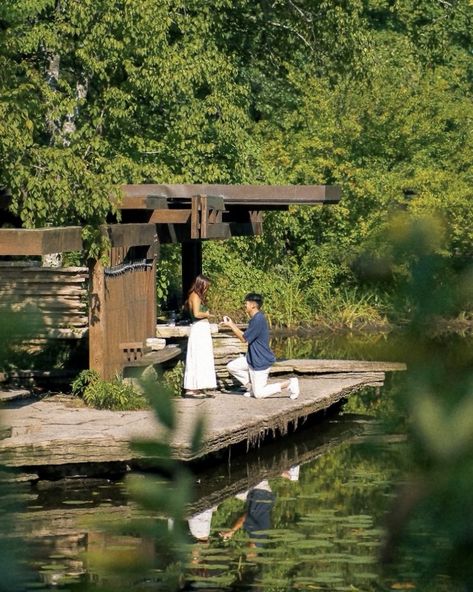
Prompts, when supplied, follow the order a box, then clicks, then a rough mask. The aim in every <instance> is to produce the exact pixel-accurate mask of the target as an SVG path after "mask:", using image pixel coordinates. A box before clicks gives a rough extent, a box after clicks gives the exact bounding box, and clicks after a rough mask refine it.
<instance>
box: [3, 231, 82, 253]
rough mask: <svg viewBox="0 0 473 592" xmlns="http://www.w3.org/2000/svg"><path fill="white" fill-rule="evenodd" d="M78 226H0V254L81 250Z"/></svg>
mask: <svg viewBox="0 0 473 592" xmlns="http://www.w3.org/2000/svg"><path fill="white" fill-rule="evenodd" d="M81 231H82V229H81V227H80V226H64V227H58V228H34V229H26V228H15V229H12V228H0V255H2V256H3V255H47V254H48V253H63V252H66V251H80V250H82V236H81Z"/></svg>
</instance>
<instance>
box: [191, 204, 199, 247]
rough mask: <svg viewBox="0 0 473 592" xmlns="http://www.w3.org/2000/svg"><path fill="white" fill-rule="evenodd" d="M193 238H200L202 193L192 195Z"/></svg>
mask: <svg viewBox="0 0 473 592" xmlns="http://www.w3.org/2000/svg"><path fill="white" fill-rule="evenodd" d="M191 238H192V239H195V238H200V195H194V196H193V197H192V210H191Z"/></svg>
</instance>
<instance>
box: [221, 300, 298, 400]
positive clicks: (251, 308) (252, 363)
mask: <svg viewBox="0 0 473 592" xmlns="http://www.w3.org/2000/svg"><path fill="white" fill-rule="evenodd" d="M244 302H245V309H246V312H247V313H248V315H249V317H250V321H249V323H248V328H247V330H246V331H245V332H244V333H243V331H241V330H240V329H239V328H238V327H237V326H236V325H235V323H234V322H233V321H232V319H231V318H230V317H227V316H225V317H223V323H222V324H223V325H225V326H227V327H230V329H231V330H232V331H233V333H235V335H236V336H237V337H238V339H240V341H242V342H243V343H247V344H248V353H247V354H246V356H240V357H238V358H236V359H235V360H232V361H231V362H229V363H228V364H227V369H228V371H229V372H230V374H231V375H232V376H233V377H234V378H236V379H237V380H238V381H239V382H240V383H241V384H242V385H243V386H244V387H245V388H246V392H245V396H246V397H251V396H253V397H255V398H256V399H264V398H265V397H269V396H271V395H274V394H276V393H280V392H281V391H283V390H286V389H287V391H288V395H289V397H290V398H291V399H297V397H298V396H299V380H298V379H297V378H290V379H289V380H285V381H284V382H275V383H271V384H268V376H269V370H270V368H271V366H272V365H273V364H274V362H275V360H276V358H275V357H274V354H273V352H272V351H271V349H270V347H269V328H268V322H267V321H266V317H265V316H264V314H263V312H262V311H261V307H262V305H263V297H262V296H261V294H256V293H255V292H250V294H247V295H246V296H245V301H244Z"/></svg>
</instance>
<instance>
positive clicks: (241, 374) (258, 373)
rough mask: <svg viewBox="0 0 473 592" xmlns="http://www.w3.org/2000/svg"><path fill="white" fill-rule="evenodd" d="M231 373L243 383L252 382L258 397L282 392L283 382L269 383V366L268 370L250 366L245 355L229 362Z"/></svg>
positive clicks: (262, 397)
mask: <svg viewBox="0 0 473 592" xmlns="http://www.w3.org/2000/svg"><path fill="white" fill-rule="evenodd" d="M227 369H228V371H229V372H230V374H231V375H232V376H233V377H235V378H236V379H237V380H238V381H239V382H241V384H243V385H244V386H247V385H248V384H251V389H249V388H248V390H251V393H252V394H253V396H254V397H255V398H256V399H264V398H265V397H270V396H271V395H274V394H276V393H280V392H281V390H282V389H281V383H280V382H275V383H273V384H268V376H269V368H268V369H267V370H253V369H252V368H250V367H249V366H248V362H247V361H246V357H245V356H240V357H239V358H236V359H235V360H232V361H231V362H229V363H228V364H227Z"/></svg>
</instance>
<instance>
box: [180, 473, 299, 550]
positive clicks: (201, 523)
mask: <svg viewBox="0 0 473 592" xmlns="http://www.w3.org/2000/svg"><path fill="white" fill-rule="evenodd" d="M281 477H282V478H284V479H288V480H290V481H298V480H299V465H296V466H292V467H291V468H290V469H288V470H287V471H283V472H282V473H281ZM235 497H236V498H238V499H239V500H242V501H245V502H246V509H245V512H244V513H243V514H242V515H241V516H240V517H239V518H238V519H237V520H236V521H235V523H234V524H233V526H232V527H231V528H230V529H229V530H224V531H221V532H220V536H221V537H222V539H223V540H229V539H231V538H232V537H233V535H234V534H235V533H236V532H237V531H238V530H240V529H241V528H243V530H244V531H245V532H246V533H247V535H248V536H249V537H250V541H249V543H248V544H249V546H250V547H259V546H262V544H263V542H264V541H265V539H266V534H265V531H267V530H269V529H270V528H271V511H272V509H273V505H274V501H275V495H274V493H273V491H272V489H271V486H270V484H269V482H268V480H267V479H264V480H263V481H260V482H259V483H258V484H257V485H255V486H254V487H252V488H251V489H249V490H248V491H245V492H243V493H239V494H237V495H236V496H235ZM216 509H217V507H216V506H214V507H213V508H209V509H208V510H204V511H203V512H199V513H198V514H194V515H193V516H191V518H189V520H188V524H189V530H190V532H191V534H192V536H193V537H194V539H195V540H196V541H197V542H201V543H208V542H209V538H210V532H211V522H212V516H213V513H214V511H215V510H216Z"/></svg>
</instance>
